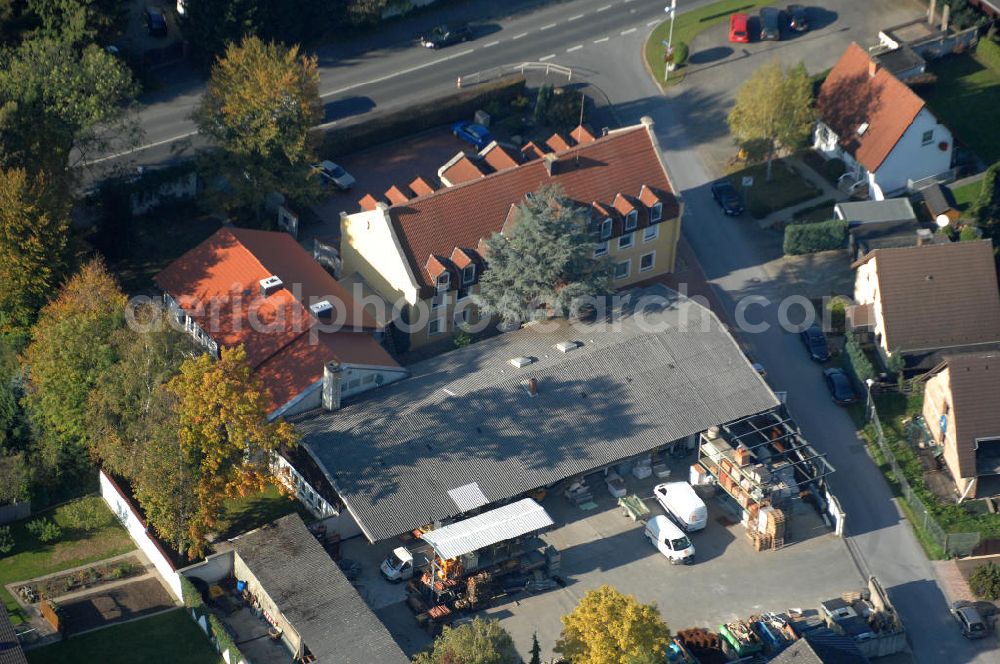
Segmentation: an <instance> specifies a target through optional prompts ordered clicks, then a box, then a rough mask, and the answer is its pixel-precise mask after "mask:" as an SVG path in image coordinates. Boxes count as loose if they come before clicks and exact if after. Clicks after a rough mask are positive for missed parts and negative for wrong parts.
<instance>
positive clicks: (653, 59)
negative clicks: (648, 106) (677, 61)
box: [644, 0, 771, 86]
mask: <svg viewBox="0 0 1000 664" xmlns="http://www.w3.org/2000/svg"><path fill="white" fill-rule="evenodd" d="M770 4H771V3H770V2H767V1H765V0H721V2H713V3H712V4H710V5H706V6H704V7H699V8H698V9H695V10H692V11H689V12H682V13H678V14H677V17H676V18H675V20H674V37H673V44H674V46H675V47H676V46H677V44H679V43H681V42H684V43H685V44H687V45H688V47H689V48H690V46H691V42H693V41H694V38H695V37H697V36H698V33H700V32H702V31H704V30H707V29H708V28H711V27H712V26H714V25H718V24H720V23H725V22H726V21H728V20H729V15H730V14H733V13H736V12H743V13H751V12H754V11H756V10H757V9H759V8H760V7H767V6H768V5H770ZM669 34H670V20H669V19H668V20H666V21H664V22H663V23H661V24H659V25H658V26H656V27H655V28H654V29H653V32H652V33H651V34H650V35H649V39H648V40H647V41H646V48H645V51H644V52H645V55H646V63H647V64H648V66H649V69H650V71H652V73H653V80H655V81H656V83H657V85H661V86H662V85H664V83H663V69H664V62H663V51H664V48H663V42H665V41H667V37H668V36H669ZM694 54H695V51H691V52H690V54H689V56H688V58H689V59H690V56H691V55H694ZM686 68H687V66H686V65H681V66H680V67H678V68H677V69H676V71H673V72H671V73H670V80H669V81H667V83H666V85H676V84H677V83H680V82H681V81H682V80H684V74H685V69H686Z"/></svg>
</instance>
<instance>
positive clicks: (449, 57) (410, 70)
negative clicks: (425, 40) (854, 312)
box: [320, 48, 476, 99]
mask: <svg viewBox="0 0 1000 664" xmlns="http://www.w3.org/2000/svg"><path fill="white" fill-rule="evenodd" d="M475 50H476V49H474V48H469V49H466V50H464V51H459V52H458V53H452V54H451V55H446V56H445V57H443V58H438V59H437V60H431V61H430V62H425V63H424V64H422V65H415V66H413V67H409V68H407V69H400V70H399V71H394V72H393V73H391V74H386V75H385V76H379V77H378V78H373V79H372V80H370V81H363V82H361V83H355V84H353V85H345V86H344V87H342V88H337V89H336V90H330V91H329V92H324V93H323V94H321V95H320V99H324V98H326V97H333V96H335V95H339V94H341V93H344V92H347V91H349V90H353V89H355V88H362V87H364V86H366V85H372V84H374V83H381V82H383V81H388V80H390V79H393V78H396V77H397V76H405V75H406V74H412V73H413V72H415V71H419V70H421V69H426V68H427V67H433V66H434V65H438V64H441V63H442V62H447V61H448V60H454V59H455V58H460V57H462V56H463V55H468V54H469V53H472V52H473V51H475Z"/></svg>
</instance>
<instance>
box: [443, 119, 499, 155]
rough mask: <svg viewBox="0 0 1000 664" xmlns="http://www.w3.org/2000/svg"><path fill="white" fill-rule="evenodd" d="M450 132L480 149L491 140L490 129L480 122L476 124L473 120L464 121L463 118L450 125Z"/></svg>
mask: <svg viewBox="0 0 1000 664" xmlns="http://www.w3.org/2000/svg"><path fill="white" fill-rule="evenodd" d="M451 133H453V134H455V136H458V137H459V138H461V139H462V140H463V141H465V142H466V143H471V144H472V145H474V146H476V149H477V150H482V149H483V148H485V147H486V146H487V145H489V144H490V143H491V142H493V136H492V135H490V130H489V129H487V128H486V127H484V126H483V125H481V124H476V123H475V122H466V121H465V120H463V121H461V122H456V123H455V124H453V125H452V126H451Z"/></svg>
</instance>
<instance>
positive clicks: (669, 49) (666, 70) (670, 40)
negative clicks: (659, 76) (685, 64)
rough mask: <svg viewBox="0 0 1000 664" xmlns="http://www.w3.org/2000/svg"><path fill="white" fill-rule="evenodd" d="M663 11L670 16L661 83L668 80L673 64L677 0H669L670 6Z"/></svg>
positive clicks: (664, 43)
mask: <svg viewBox="0 0 1000 664" xmlns="http://www.w3.org/2000/svg"><path fill="white" fill-rule="evenodd" d="M663 11H665V12H666V13H668V14H670V33H669V34H668V35H667V41H665V42H663V45H664V46H665V47H666V51H665V52H664V54H663V82H664V83H665V82H666V81H667V80H668V79H669V78H670V70H671V68H672V67H673V64H674V17H675V16H676V15H677V0H670V6H669V7H664V8H663Z"/></svg>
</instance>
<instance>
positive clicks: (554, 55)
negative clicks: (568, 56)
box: [538, 53, 556, 62]
mask: <svg viewBox="0 0 1000 664" xmlns="http://www.w3.org/2000/svg"><path fill="white" fill-rule="evenodd" d="M554 57H556V54H555V53H551V54H549V55H546V56H545V57H544V58H538V61H539V62H545V61H546V60H551V59H552V58H554Z"/></svg>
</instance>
